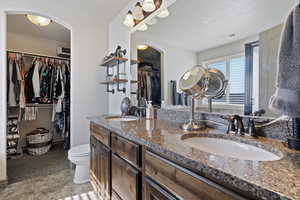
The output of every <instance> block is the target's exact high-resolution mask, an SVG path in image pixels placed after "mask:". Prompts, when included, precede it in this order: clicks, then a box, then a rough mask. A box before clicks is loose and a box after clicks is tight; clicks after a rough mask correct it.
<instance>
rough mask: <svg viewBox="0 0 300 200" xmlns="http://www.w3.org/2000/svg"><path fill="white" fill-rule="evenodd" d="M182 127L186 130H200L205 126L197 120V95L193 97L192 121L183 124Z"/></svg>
mask: <svg viewBox="0 0 300 200" xmlns="http://www.w3.org/2000/svg"><path fill="white" fill-rule="evenodd" d="M180 128H181V129H182V130H184V131H199V130H201V129H203V128H205V126H203V125H201V124H199V123H198V122H197V121H196V120H195V97H192V98H191V107H190V121H189V122H187V123H185V124H182V125H181V127H180Z"/></svg>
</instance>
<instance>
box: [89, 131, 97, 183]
mask: <svg viewBox="0 0 300 200" xmlns="http://www.w3.org/2000/svg"><path fill="white" fill-rule="evenodd" d="M96 146H97V140H96V139H95V138H94V137H93V136H92V137H91V145H90V148H91V159H90V172H91V173H92V174H91V175H92V176H93V177H92V178H94V177H95V176H96V174H97V172H96V170H97V166H96V165H97V155H96V151H97V150H96Z"/></svg>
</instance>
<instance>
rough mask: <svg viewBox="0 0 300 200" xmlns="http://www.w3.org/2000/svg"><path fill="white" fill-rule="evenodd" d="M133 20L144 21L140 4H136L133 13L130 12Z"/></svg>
mask: <svg viewBox="0 0 300 200" xmlns="http://www.w3.org/2000/svg"><path fill="white" fill-rule="evenodd" d="M132 15H133V18H134V19H136V20H142V19H144V13H143V9H142V6H141V3H140V2H137V4H136V5H135V7H134V9H133V11H132Z"/></svg>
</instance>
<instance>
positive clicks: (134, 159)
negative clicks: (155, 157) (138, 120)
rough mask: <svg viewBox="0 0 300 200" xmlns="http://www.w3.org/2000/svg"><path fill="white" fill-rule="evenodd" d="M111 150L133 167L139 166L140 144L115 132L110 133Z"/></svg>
mask: <svg viewBox="0 0 300 200" xmlns="http://www.w3.org/2000/svg"><path fill="white" fill-rule="evenodd" d="M111 148H112V150H113V152H114V153H115V154H117V155H119V156H120V157H121V158H123V159H125V160H126V161H127V162H129V163H130V164H132V165H134V166H135V167H137V168H138V167H140V160H141V159H140V145H138V144H135V143H133V142H130V141H128V140H126V139H124V138H122V137H120V136H117V135H116V134H112V135H111Z"/></svg>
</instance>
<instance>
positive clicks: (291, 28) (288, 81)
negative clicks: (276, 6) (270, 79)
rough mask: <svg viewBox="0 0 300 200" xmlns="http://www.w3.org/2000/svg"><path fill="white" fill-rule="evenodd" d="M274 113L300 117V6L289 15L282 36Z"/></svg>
mask: <svg viewBox="0 0 300 200" xmlns="http://www.w3.org/2000/svg"><path fill="white" fill-rule="evenodd" d="M278 61H279V64H278V70H277V80H276V91H275V94H274V95H273V96H272V97H271V99H270V104H269V107H270V109H272V110H273V111H275V112H277V113H279V114H282V115H288V116H290V117H300V5H298V6H297V7H296V8H295V9H293V10H292V12H291V13H290V14H289V16H288V18H287V20H286V23H285V26H284V30H283V32H282V36H281V45H280V50H279V60H278Z"/></svg>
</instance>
